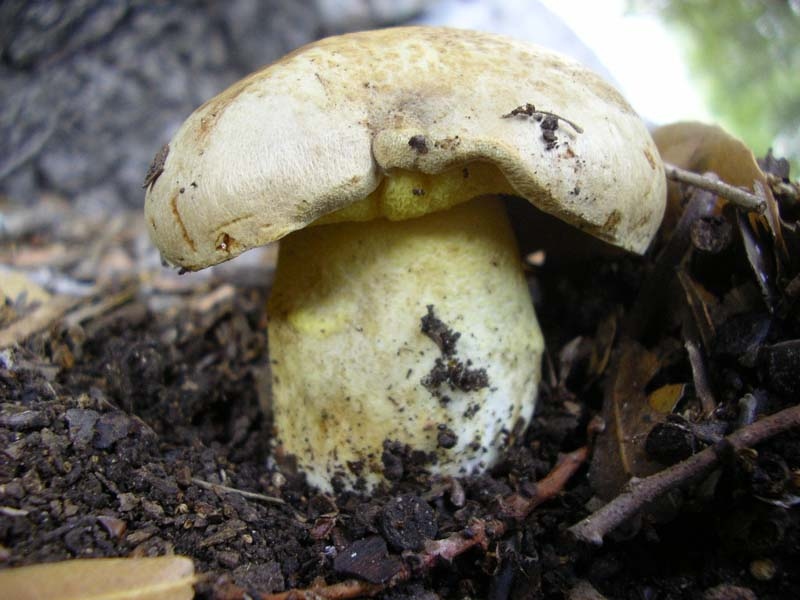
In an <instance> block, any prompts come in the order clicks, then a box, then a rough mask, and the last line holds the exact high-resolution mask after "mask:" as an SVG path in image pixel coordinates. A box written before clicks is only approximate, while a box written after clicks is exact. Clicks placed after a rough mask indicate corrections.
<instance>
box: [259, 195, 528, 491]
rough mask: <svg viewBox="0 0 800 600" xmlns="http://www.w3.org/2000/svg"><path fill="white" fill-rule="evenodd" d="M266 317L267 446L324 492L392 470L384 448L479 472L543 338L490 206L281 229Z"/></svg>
mask: <svg viewBox="0 0 800 600" xmlns="http://www.w3.org/2000/svg"><path fill="white" fill-rule="evenodd" d="M268 311H269V343H270V361H271V368H272V380H273V384H272V394H273V395H272V409H273V413H274V419H275V429H276V431H277V435H278V438H279V445H280V448H281V452H282V453H286V454H290V455H293V456H294V457H295V458H296V460H297V464H298V466H299V468H300V469H301V470H302V471H303V472H304V473H305V474H306V477H307V479H308V481H309V483H311V484H312V485H314V486H317V487H319V488H321V489H323V490H330V489H331V485H332V482H333V481H334V480H335V479H338V480H339V482H340V483H341V484H342V485H343V486H344V487H346V488H352V487H355V488H361V489H370V488H372V487H373V486H374V485H376V484H378V483H380V482H381V481H384V476H385V475H388V476H389V477H393V476H397V473H396V472H395V473H393V474H392V473H389V472H387V469H386V467H387V465H386V464H385V463H384V456H383V451H384V449H385V448H387V447H392V446H393V445H394V446H395V447H397V445H398V444H399V447H403V446H407V447H408V448H410V449H412V450H415V451H422V452H423V453H425V454H426V455H427V460H428V461H430V463H431V464H429V465H427V468H428V469H429V470H431V471H433V472H435V473H440V474H446V475H463V474H467V473H471V472H473V470H481V469H483V468H485V467H486V466H489V465H491V464H492V463H494V462H495V461H496V460H497V458H498V456H499V454H500V452H501V451H502V449H503V447H504V446H505V444H506V442H507V440H508V437H509V436H510V433H511V430H512V429H513V428H514V426H515V425H517V424H520V425H524V424H525V423H527V422H528V420H529V419H530V417H531V414H532V412H533V408H534V401H535V397H536V389H537V384H538V381H539V368H540V367H539V363H540V359H541V353H542V348H543V342H542V336H541V333H540V331H539V326H538V323H537V321H536V317H535V315H534V312H533V307H532V304H531V300H530V295H529V292H528V287H527V284H526V281H525V278H524V276H523V273H522V269H521V265H520V260H519V256H518V252H517V247H516V243H515V240H514V237H513V233H512V232H511V228H510V224H509V223H508V219H507V217H506V215H505V210H504V207H503V205H502V202H501V201H500V200H498V199H496V198H489V197H481V198H477V199H475V200H472V201H470V202H467V203H463V204H458V205H457V206H455V207H453V208H451V209H449V210H444V211H439V212H435V213H432V214H429V215H426V216H422V217H418V218H413V219H407V220H402V221H389V220H387V219H382V218H379V219H375V220H371V221H366V222H356V223H353V222H346V223H336V224H329V225H320V226H316V227H311V228H306V229H303V230H300V231H297V232H294V233H292V234H290V235H289V236H287V237H286V238H284V240H283V241H282V242H281V248H280V257H279V262H278V269H277V274H276V279H275V283H274V286H273V289H272V295H271V297H270V301H269V308H268Z"/></svg>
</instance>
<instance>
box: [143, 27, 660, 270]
mask: <svg viewBox="0 0 800 600" xmlns="http://www.w3.org/2000/svg"><path fill="white" fill-rule="evenodd" d="M528 104H531V105H533V106H535V109H536V110H537V111H548V112H551V113H555V114H557V115H558V116H559V117H561V119H558V120H556V121H555V123H556V124H557V126H558V127H557V130H556V131H554V132H552V133H551V134H550V138H549V139H547V138H546V137H545V136H546V134H547V132H546V131H545V129H551V128H552V127H553V120H552V119H550V120H548V119H546V118H545V119H542V117H543V116H544V115H543V114H542V113H534V114H533V115H529V114H526V112H525V111H524V110H522V111H517V112H518V113H519V114H516V115H511V113H512V112H514V109H516V108H518V107H525V106H526V105H528ZM528 112H530V111H528ZM566 120H568V121H566ZM570 122H571V123H574V124H576V125H577V126H578V127H579V129H582V132H579V131H578V130H577V129H576V128H575V127H573V126H571V125H570V124H569V123H570ZM553 134H554V135H555V140H554V139H553ZM476 161H478V162H484V163H489V164H490V165H494V167H496V168H497V169H499V171H500V172H501V173H502V175H503V176H504V177H505V179H506V181H507V182H508V184H510V188H511V189H513V191H514V192H515V193H516V194H518V195H519V196H521V197H523V198H526V199H528V200H529V201H530V202H531V203H532V204H534V205H535V206H537V207H538V208H540V209H541V210H543V211H545V212H548V213H550V214H552V215H554V216H556V217H558V218H560V219H563V220H564V221H566V222H568V223H570V224H572V225H574V226H576V227H578V228H580V229H583V230H585V231H587V232H589V233H591V234H593V235H595V236H597V237H599V238H600V239H603V240H605V241H607V242H610V243H612V244H615V245H617V246H620V247H623V248H626V249H628V250H632V251H635V252H643V251H644V250H645V249H646V248H647V246H648V244H649V242H650V240H651V238H652V237H653V235H654V234H655V231H656V230H657V228H658V225H659V223H660V220H661V217H662V214H663V211H664V203H665V196H666V189H665V188H666V184H665V178H664V172H663V167H662V165H661V162H660V160H659V159H658V151H657V150H656V148H655V146H654V144H653V141H652V140H651V138H650V135H649V134H648V132H647V130H646V128H645V126H644V124H643V123H642V121H641V120H640V118H639V117H638V116H637V115H636V113H635V112H634V111H633V110H632V109H631V107H630V106H629V105H628V103H627V102H626V101H625V100H624V98H623V97H622V96H621V95H620V94H619V92H617V91H616V90H615V89H614V88H613V87H611V86H610V85H609V84H607V83H606V82H605V81H603V80H602V79H601V78H600V77H599V76H597V75H595V74H594V73H592V72H591V71H589V70H587V69H586V68H584V67H583V66H581V65H580V64H578V63H577V62H574V61H572V60H570V59H567V58H565V57H563V56H560V55H558V54H556V53H553V52H551V51H549V50H545V49H542V48H540V47H538V46H535V45H532V44H529V43H525V42H520V41H515V40H512V39H509V38H506V37H502V36H498V35H493V34H487V33H479V32H474V31H467V30H458V29H449V28H438V27H402V28H395V29H384V30H377V31H368V32H361V33H353V34H347V35H342V36H336V37H331V38H326V39H323V40H320V41H317V42H314V43H312V44H309V45H307V46H304V47H303V48H300V49H299V50H296V51H295V52H293V53H291V54H289V55H287V56H286V57H284V58H282V59H280V60H279V61H277V62H275V63H273V64H271V65H269V66H267V67H265V68H263V69H262V70H260V71H257V72H255V73H253V74H251V75H249V76H248V77H246V78H244V79H242V80H241V81H239V82H238V83H236V84H234V85H233V86H231V87H230V88H228V89H227V90H225V91H224V92H222V93H221V94H219V95H218V96H216V97H215V98H213V99H211V100H209V101H208V102H206V103H205V104H203V105H202V106H201V107H200V108H198V109H197V110H196V111H195V112H194V113H193V114H192V115H191V116H190V117H189V118H188V119H187V120H186V122H185V123H184V124H183V125H182V126H181V128H180V129H179V130H178V132H177V133H176V135H175V137H174V138H173V139H172V141H171V142H170V143H169V145H168V146H166V147H165V148H164V149H163V150H162V152H160V153H159V155H158V156H157V157H156V160H155V161H154V164H153V165H152V166H151V170H150V172H149V173H148V177H147V180H146V186H147V194H146V202H145V214H146V221H147V223H148V227H149V228H150V233H151V237H152V239H153V241H154V242H155V244H156V245H157V246H158V247H159V249H160V250H161V253H162V256H163V257H164V259H165V260H166V261H168V262H169V263H172V264H174V265H179V266H181V267H183V268H185V269H188V270H199V269H202V268H205V267H207V266H210V265H213V264H216V263H219V262H222V261H224V260H228V259H230V258H233V257H234V256H236V255H238V254H240V253H241V252H243V251H245V250H247V249H249V248H253V247H255V246H260V245H264V244H267V243H269V242H272V241H275V240H278V239H280V238H281V237H283V236H285V235H287V234H288V233H290V232H292V231H295V230H297V229H301V228H303V227H305V226H306V225H309V224H310V223H312V222H314V221H315V220H317V219H319V218H320V217H323V216H324V215H328V214H330V213H332V212H334V211H337V210H339V209H342V208H343V207H346V206H348V205H351V204H353V203H355V202H357V201H359V200H362V199H364V198H366V197H367V196H368V195H369V194H370V193H372V192H373V191H374V190H375V189H376V188H377V187H378V186H379V184H380V183H381V181H382V180H383V179H384V178H385V177H391V175H392V173H393V172H396V171H398V170H405V171H416V172H421V173H426V174H437V173H442V172H445V171H448V170H451V169H453V168H457V167H460V166H463V165H466V164H468V163H473V162H476Z"/></svg>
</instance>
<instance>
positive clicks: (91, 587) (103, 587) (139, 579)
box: [0, 556, 197, 600]
mask: <svg viewBox="0 0 800 600" xmlns="http://www.w3.org/2000/svg"><path fill="white" fill-rule="evenodd" d="M196 581H197V577H196V576H195V574H194V564H193V563H192V561H191V559H189V558H186V557H184V556H159V557H156V558H95V559H91V558H90V559H80V560H68V561H63V562H57V563H48V564H41V565H32V566H29V567H18V568H15V569H8V570H5V571H0V590H2V596H3V597H4V598H13V599H14V600H40V599H42V598H47V599H48V600H85V599H88V598H91V599H100V598H107V599H111V598H113V599H114V600H184V599H185V600H188V599H190V598H193V597H194V589H193V587H192V586H193V585H194V583H195V582H196Z"/></svg>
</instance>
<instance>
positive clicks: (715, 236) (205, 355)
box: [0, 165, 800, 600]
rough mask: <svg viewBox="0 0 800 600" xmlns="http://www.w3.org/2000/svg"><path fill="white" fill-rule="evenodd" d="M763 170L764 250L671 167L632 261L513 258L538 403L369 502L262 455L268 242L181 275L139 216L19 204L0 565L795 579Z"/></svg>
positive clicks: (785, 286) (577, 593)
mask: <svg viewBox="0 0 800 600" xmlns="http://www.w3.org/2000/svg"><path fill="white" fill-rule="evenodd" d="M764 168H765V169H767V170H769V165H767V166H766V167H764ZM771 182H772V184H773V186H772V187H773V193H774V196H775V198H776V200H775V202H776V206H777V209H778V210H779V211H780V215H781V217H782V219H783V231H782V232H781V235H782V237H783V238H784V241H783V242H781V243H783V244H785V246H786V248H787V249H788V251H787V252H786V253H785V254H781V252H782V250H781V246H780V244H781V243H779V242H777V241H776V238H775V232H774V231H770V229H769V227H767V226H766V225H765V224H764V219H762V218H760V217H757V216H756V215H754V214H753V215H752V216H751V217H750V218H748V215H747V214H746V213H744V212H741V211H738V210H735V209H733V208H732V207H731V206H728V207H727V208H726V209H724V210H718V209H719V202H718V201H717V200H716V199H715V198H713V197H712V196H710V194H708V193H706V192H700V191H698V190H694V189H692V188H683V189H682V191H681V192H680V194H681V195H680V202H681V205H682V207H683V210H684V212H683V215H684V218H683V219H682V220H680V221H679V222H678V223H677V225H675V226H674V227H673V228H672V230H671V231H665V232H663V233H662V236H661V239H660V241H659V244H658V246H657V248H656V251H655V252H651V253H650V254H648V256H646V257H644V258H638V257H631V256H625V255H621V254H618V253H611V254H608V255H605V256H601V257H595V258H592V259H584V260H582V261H579V262H578V263H572V264H562V263H560V261H557V260H555V259H554V260H551V259H550V256H549V255H547V256H546V260H545V261H544V263H543V264H542V260H541V258H542V257H541V255H538V256H531V257H529V262H528V266H527V276H528V280H529V283H530V288H531V291H532V296H533V298H534V300H535V303H536V306H537V312H538V314H539V317H540V321H541V323H542V326H543V329H544V332H545V336H546V341H547V348H548V351H547V355H546V357H545V365H544V382H543V384H542V386H541V390H540V396H539V400H538V403H537V408H536V414H535V417H534V419H533V421H532V422H531V423H530V425H529V427H528V428H527V430H526V431H525V432H524V433H523V434H521V435H519V436H518V439H517V441H516V443H515V445H514V446H513V447H511V448H509V450H508V453H507V455H506V457H505V459H504V460H503V461H502V462H501V463H500V464H498V465H497V466H496V467H494V468H493V469H492V470H491V471H490V472H489V473H486V474H484V475H480V476H474V477H465V478H463V479H458V480H455V479H449V478H445V479H442V478H437V477H434V476H432V475H430V474H429V473H428V471H427V470H426V468H425V465H424V464H420V463H419V462H418V461H416V460H415V458H414V456H413V453H410V454H408V455H403V456H400V459H401V461H402V467H403V475H402V478H401V479H400V480H399V481H397V482H396V483H394V484H393V485H392V486H391V487H387V488H386V489H382V490H379V491H378V492H376V493H375V494H374V495H372V496H370V497H365V496H360V495H357V494H353V493H341V494H338V495H335V496H330V495H323V494H320V493H317V492H316V491H315V490H313V489H309V488H308V487H307V486H306V485H305V483H304V481H303V478H302V476H300V475H297V474H292V473H287V472H281V471H279V470H278V468H277V466H276V465H275V462H274V461H273V460H272V459H271V458H270V450H271V446H270V438H271V434H270V427H271V423H270V419H269V416H268V413H266V414H265V413H264V412H262V410H261V408H260V406H261V405H268V404H269V398H268V393H269V392H268V385H267V384H266V382H267V381H268V369H267V364H268V360H267V355H268V350H267V339H266V320H267V314H266V307H265V305H266V298H267V295H268V293H269V283H270V280H271V277H272V273H273V270H274V262H275V255H276V252H275V249H274V248H272V247H269V248H267V249H264V250H262V251H260V252H256V253H253V255H252V256H250V257H249V259H244V257H242V258H243V260H241V261H234V262H232V263H229V264H227V265H224V266H223V267H222V268H215V269H214V270H212V271H211V272H210V273H201V274H192V275H184V276H178V275H177V274H174V273H171V272H168V270H166V269H163V268H162V267H161V266H160V264H159V263H158V260H157V256H156V255H155V252H154V250H152V249H151V248H150V246H149V242H148V240H147V238H146V234H145V232H144V227H143V224H142V221H141V218H140V217H139V216H138V215H119V214H117V215H99V214H96V215H79V214H76V213H74V212H73V211H71V210H70V209H69V207H68V206H66V205H65V204H63V203H61V202H59V201H58V200H57V199H49V200H44V201H43V204H42V205H41V206H37V207H35V208H31V209H28V210H25V211H22V210H18V211H16V212H15V213H13V215H12V216H13V219H11V218H8V219H6V221H5V229H4V231H3V235H2V240H0V241H1V242H2V243H1V244H0V256H1V257H2V258H1V259H0V263H2V264H5V265H7V267H8V268H9V269H13V274H14V275H13V277H12V271H4V272H3V274H2V277H3V280H4V284H3V291H4V293H5V296H6V300H5V303H4V305H3V306H0V569H3V568H7V567H16V566H20V565H28V564H35V563H43V562H52V561H59V560H65V559H71V558H77V557H80V558H88V557H107V556H123V557H137V556H156V555H163V554H169V553H175V554H181V555H185V556H188V557H190V558H192V559H193V560H194V563H195V568H196V570H197V572H199V573H202V574H204V578H203V580H202V582H201V583H200V584H198V586H197V593H198V595H199V597H206V598H213V597H216V598H245V597H247V595H248V594H249V595H250V596H252V597H263V598H269V597H272V596H270V594H272V593H277V592H282V591H285V590H289V589H300V590H304V589H305V590H308V589H311V588H313V589H314V590H316V591H315V593H317V594H318V596H314V595H313V594H311V593H310V592H309V593H305V592H303V593H298V594H296V595H295V596H289V597H295V598H302V597H308V598H310V597H342V598H343V597H353V596H354V595H358V594H378V595H379V597H381V598H386V599H388V598H392V599H401V598H415V599H416V598H421V599H427V600H433V599H435V598H490V599H492V600H500V599H505V598H513V599H522V598H569V599H571V600H587V599H598V598H619V599H630V600H634V599H636V600H641V599H648V600H666V599H701V598H702V599H705V600H722V599H729V600H733V599H737V600H738V599H741V600H749V599H751V598H759V599H761V600H767V599H779V598H780V599H785V598H800V567H798V565H800V535H798V534H799V533H800V519H799V518H798V517H799V515H798V510H797V508H796V505H797V504H798V502H800V429H798V428H797V427H796V425H797V421H798V417H797V414H796V407H795V406H794V404H795V403H796V402H797V398H798V393H800V316H799V314H800V278H799V277H798V265H797V257H798V256H800V253H798V252H797V249H798V247H799V245H798V239H800V237H799V236H798V235H797V225H796V223H797V219H798V216H799V214H800V210H798V207H799V206H800V200H798V195H797V188H796V187H795V186H792V185H790V184H788V182H787V180H785V179H783V178H782V177H781V176H772V177H771ZM792 224H793V225H792ZM793 410H795V412H792V411H793ZM766 415H777V416H776V417H773V419H772V420H769V419H767V418H765V417H766ZM598 419H602V422H603V423H604V425H605V426H604V429H603V430H602V432H600V433H598V430H599V429H601V427H600V426H599V424H598V423H599V422H598ZM726 436H727V437H726ZM737 436H738V437H737ZM564 457H567V461H566V462H564V460H563V459H564ZM698 457H700V458H698ZM669 465H674V466H673V467H672V468H671V469H668V470H664V469H665V467H667V466H669ZM648 476H649V477H648ZM631 477H634V478H636V479H634V482H636V483H635V485H631V484H630V483H629V480H630V479H631ZM608 502H612V503H613V502H616V503H617V504H613V506H615V507H617V508H618V509H619V511H621V512H617V513H614V514H613V515H612V516H611V517H609V516H608V513H605V514H602V513H596V514H595V516H594V517H593V518H592V519H591V520H589V521H584V519H585V518H586V517H588V516H589V515H591V514H592V513H593V512H594V511H596V510H598V509H599V508H600V507H602V506H603V505H604V504H606V503H608ZM404 506H405V507H408V506H412V507H416V509H415V510H404V509H403V507H404ZM612 512H613V511H612ZM617 521H621V524H619V525H617ZM578 524H580V525H578ZM420 531H421V532H427V533H424V535H423V534H420V533H419V532H420ZM432 531H434V532H435V534H433V535H431V534H430V532H432ZM414 535H423V543H422V544H420V543H419V540H416V541H415V540H414V539H411V538H413V537H414ZM426 537H427V538H432V539H429V540H427V541H425V540H424V538H426ZM433 540H439V542H435V541H433ZM443 540H444V541H443ZM600 542H602V543H600ZM356 550H357V552H356ZM354 554H358V558H356V559H355V560H345V558H346V557H347V556H350V555H354ZM341 581H345V582H347V583H346V585H344V586H339V587H338V588H337V587H329V588H325V587H324V586H325V585H331V584H335V583H336V582H341ZM353 590H356V591H353ZM325 594H327V595H325ZM337 594H338V595H337ZM348 594H350V595H348Z"/></svg>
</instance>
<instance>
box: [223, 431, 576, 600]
mask: <svg viewBox="0 0 800 600" xmlns="http://www.w3.org/2000/svg"><path fill="white" fill-rule="evenodd" d="M588 456H589V448H588V447H587V446H584V447H582V448H578V449H577V450H574V451H572V452H570V453H569V454H566V455H564V456H563V457H562V458H561V460H559V462H558V464H556V466H555V467H553V469H552V470H551V471H550V473H548V474H547V476H546V477H544V478H543V479H542V480H540V481H538V482H537V484H536V493H535V494H534V495H533V496H531V497H529V498H526V497H523V496H519V495H517V494H513V495H511V496H509V497H507V498H504V499H503V500H502V501H501V507H502V512H503V513H504V514H503V516H504V517H509V518H515V519H524V518H525V517H526V516H527V515H528V514H530V512H531V511H532V510H533V509H534V508H536V507H537V506H539V505H540V504H542V503H543V502H546V501H547V500H550V499H552V498H554V497H555V496H557V495H558V494H559V493H561V491H562V490H563V489H564V486H565V485H566V483H567V482H568V481H569V479H570V478H571V477H572V476H573V475H574V474H575V472H576V471H577V470H578V469H579V468H580V467H581V465H583V464H584V463H585V462H586V459H587V458H588ZM507 529H508V527H507V525H506V524H505V523H503V522H502V521H498V520H494V519H473V520H472V521H471V522H470V523H469V525H468V526H467V527H466V528H465V529H464V531H462V532H459V533H454V534H453V535H451V536H449V537H447V538H444V539H441V540H431V541H429V542H428V543H427V544H426V545H425V549H424V550H423V551H422V552H419V553H417V554H415V555H413V556H410V557H406V562H405V564H404V566H403V568H402V570H401V571H400V572H399V573H397V575H395V576H394V577H392V578H391V579H390V580H389V581H387V582H386V583H382V584H376V583H369V582H367V581H361V580H358V579H349V580H347V581H342V582H340V583H334V584H331V585H325V586H319V587H313V588H309V589H305V590H289V591H286V592H280V593H277V594H260V595H258V596H256V597H257V598H259V599H260V600H321V599H324V600H346V599H348V598H367V597H372V596H375V595H377V594H379V593H380V592H382V591H385V590H387V589H389V588H391V587H394V586H396V585H398V584H400V583H403V582H405V581H408V580H410V579H411V578H412V577H416V576H418V575H420V574H421V573H423V572H425V571H427V570H429V569H430V568H432V567H433V566H434V565H435V564H436V563H437V562H438V561H439V560H448V561H449V560H453V559H454V558H455V557H457V556H459V555H461V554H463V553H464V552H466V551H467V550H469V549H470V548H473V547H475V546H481V547H483V548H486V547H488V545H489V542H491V541H492V540H493V539H496V538H498V537H500V536H502V535H503V534H505V532H506V531H507ZM409 565H413V568H412V567H410V566H409ZM218 592H219V593H218V594H217V597H218V598H219V599H220V600H223V599H224V600H241V599H243V598H245V591H244V590H242V589H241V588H238V587H236V586H233V585H228V586H226V587H225V588H224V589H222V590H218Z"/></svg>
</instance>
